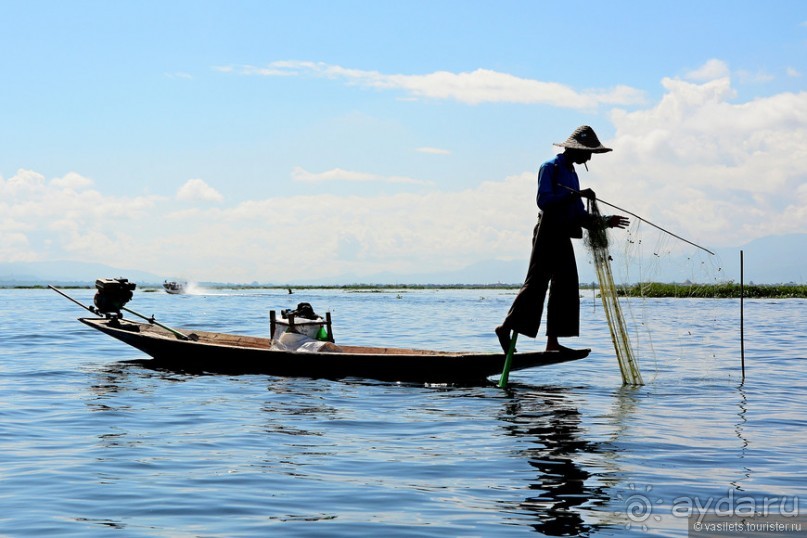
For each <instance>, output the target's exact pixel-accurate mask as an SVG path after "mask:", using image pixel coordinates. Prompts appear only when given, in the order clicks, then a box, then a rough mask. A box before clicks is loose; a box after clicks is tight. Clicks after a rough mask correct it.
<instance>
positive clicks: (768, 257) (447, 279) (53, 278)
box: [0, 233, 807, 286]
mask: <svg viewBox="0 0 807 538" xmlns="http://www.w3.org/2000/svg"><path fill="white" fill-rule="evenodd" d="M740 250H743V252H744V260H745V261H744V279H745V282H746V283H751V282H754V283H756V284H777V283H788V282H795V283H797V284H804V283H805V282H806V281H807V233H804V234H789V235H779V236H769V237H764V238H760V239H755V240H753V241H751V242H749V243H747V244H746V245H743V246H742V247H737V248H723V249H719V250H717V251H716V254H717V255H718V257H719V261H720V263H721V264H723V265H724V266H723V267H721V274H722V276H721V277H720V278H721V280H734V281H735V282H739V280H740V261H739V256H740V254H739V253H740ZM528 255H529V253H528V252H525V258H524V259H522V260H513V261H502V260H487V261H482V262H478V263H474V264H472V265H469V266H467V267H464V268H462V269H458V270H455V271H433V272H423V273H411V274H397V273H378V274H374V275H365V276H356V275H347V274H346V275H341V276H339V277H335V278H329V279H310V280H309V279H299V280H292V281H289V282H273V283H269V282H262V283H263V284H267V285H268V284H276V285H287V284H288V285H298V286H299V285H346V284H437V285H440V284H520V283H521V282H522V281H523V279H524V274H525V272H526V270H527V258H526V257H527V256H528ZM670 265H671V266H672V265H675V264H673V263H671V264H670ZM578 267H579V271H580V282H583V283H588V282H593V281H595V280H596V277H595V276H594V271H593V268H592V267H591V264H589V263H587V260H584V259H578ZM118 276H122V277H125V278H128V279H129V280H131V281H133V282H137V283H138V284H140V285H144V284H152V285H153V284H161V283H162V282H163V281H164V280H165V279H169V280H170V279H171V278H172V277H167V276H160V275H156V274H154V273H149V272H146V271H142V270H137V269H122V268H116V267H110V266H108V265H104V264H99V263H87V262H76V261H64V260H62V261H52V262H11V263H2V262H0V285H3V286H28V285H44V284H60V285H91V284H93V283H94V282H95V279H96V278H99V277H106V278H109V277H118ZM654 279H656V280H659V281H662V282H673V281H676V280H680V275H673V274H665V272H664V267H661V268H659V270H658V275H654ZM206 284H216V283H206ZM241 284H245V283H241Z"/></svg>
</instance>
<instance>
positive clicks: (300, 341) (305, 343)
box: [272, 332, 338, 353]
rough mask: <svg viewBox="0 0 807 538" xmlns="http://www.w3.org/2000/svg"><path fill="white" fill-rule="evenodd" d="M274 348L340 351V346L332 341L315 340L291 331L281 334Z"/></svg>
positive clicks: (279, 349)
mask: <svg viewBox="0 0 807 538" xmlns="http://www.w3.org/2000/svg"><path fill="white" fill-rule="evenodd" d="M272 349H273V350H275V351H302V352H309V353H316V352H319V351H338V348H337V347H336V346H335V345H334V344H332V343H331V342H323V341H321V340H314V339H313V338H311V337H310V336H307V335H305V334H299V333H289V332H285V333H283V334H281V335H280V338H275V340H274V343H273V344H272Z"/></svg>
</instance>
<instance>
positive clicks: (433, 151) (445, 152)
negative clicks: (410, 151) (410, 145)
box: [415, 147, 451, 155]
mask: <svg viewBox="0 0 807 538" xmlns="http://www.w3.org/2000/svg"><path fill="white" fill-rule="evenodd" d="M415 151H417V152H418V153H428V154H430V155H451V152H450V151H449V150H447V149H440V148H430V147H423V148H417V149H415Z"/></svg>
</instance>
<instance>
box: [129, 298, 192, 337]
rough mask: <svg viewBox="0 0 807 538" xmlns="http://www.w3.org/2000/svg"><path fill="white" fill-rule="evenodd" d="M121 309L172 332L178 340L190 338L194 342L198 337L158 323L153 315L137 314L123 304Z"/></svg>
mask: <svg viewBox="0 0 807 538" xmlns="http://www.w3.org/2000/svg"><path fill="white" fill-rule="evenodd" d="M121 310H126V311H127V312H129V313H130V314H134V315H135V316H138V317H141V318H143V319H144V320H146V321H148V322H149V323H151V324H153V325H156V326H157V327H162V328H163V329H165V330H166V331H168V332H170V333H171V334H173V335H174V336H176V337H177V338H179V339H180V340H191V341H194V342H195V341H196V340H199V337H198V336H197V335H195V334H190V335H185V334H182V333H181V332H179V331H177V330H176V329H172V328H171V327H169V326H167V325H163V324H162V323H159V322H158V321H157V320H156V319H154V316H151V317H150V318H149V317H146V316H144V315H143V314H138V313H137V312H135V311H134V310H130V309H128V308H126V307H125V306H122V307H121Z"/></svg>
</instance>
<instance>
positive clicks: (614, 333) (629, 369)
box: [586, 200, 644, 385]
mask: <svg viewBox="0 0 807 538" xmlns="http://www.w3.org/2000/svg"><path fill="white" fill-rule="evenodd" d="M589 213H591V214H592V215H593V216H594V217H595V220H596V221H601V222H603V224H604V223H605V221H604V219H603V218H602V217H601V216H600V211H599V208H598V207H597V202H596V200H589ZM586 246H587V247H588V249H589V250H590V251H591V256H592V258H593V263H594V269H595V271H596V273H597V281H598V282H599V285H600V297H601V299H602V306H603V309H604V310H605V317H606V319H607V320H608V329H609V330H610V332H611V340H612V341H613V343H614V351H615V352H616V358H617V362H618V363H619V370H620V372H621V373H622V382H623V383H624V384H625V385H643V384H644V382H643V381H642V374H641V372H640V371H639V362H638V361H637V360H636V357H635V356H634V354H633V349H632V348H631V345H630V337H629V335H628V327H627V325H626V324H625V319H624V317H623V316H622V308H621V307H620V306H619V298H618V296H617V288H616V285H615V284H614V276H613V273H612V272H611V256H610V254H609V253H608V233H607V230H606V226H604V225H603V226H596V227H594V229H592V230H588V233H587V235H586Z"/></svg>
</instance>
